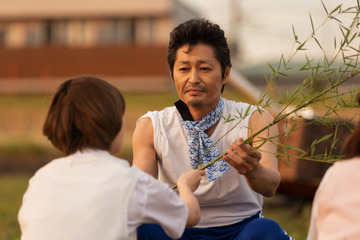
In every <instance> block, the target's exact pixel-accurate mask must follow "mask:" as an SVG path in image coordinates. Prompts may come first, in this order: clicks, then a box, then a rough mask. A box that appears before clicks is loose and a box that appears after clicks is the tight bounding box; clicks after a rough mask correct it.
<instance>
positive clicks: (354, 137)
mask: <svg viewBox="0 0 360 240" xmlns="http://www.w3.org/2000/svg"><path fill="white" fill-rule="evenodd" d="M357 101H358V104H359V105H360V92H359V93H358V96H357ZM343 150H344V153H345V157H346V158H353V157H356V156H360V121H359V122H358V124H357V126H356V127H355V129H354V131H353V132H352V133H351V134H350V136H349V137H348V138H347V140H346V141H345V144H344V149H343Z"/></svg>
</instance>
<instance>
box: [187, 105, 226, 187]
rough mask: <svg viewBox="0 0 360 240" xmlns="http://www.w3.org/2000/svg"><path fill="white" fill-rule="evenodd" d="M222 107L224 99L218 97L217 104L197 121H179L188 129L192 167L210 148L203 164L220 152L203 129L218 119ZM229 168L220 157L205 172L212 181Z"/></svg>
mask: <svg viewBox="0 0 360 240" xmlns="http://www.w3.org/2000/svg"><path fill="white" fill-rule="evenodd" d="M223 109H224V101H223V99H222V98H220V101H219V103H218V105H217V106H216V107H215V108H214V109H213V110H212V111H211V112H210V113H208V114H207V115H206V116H205V117H203V118H202V119H200V120H199V121H184V120H183V119H181V123H182V124H183V125H184V127H185V129H187V130H188V134H187V140H188V145H189V155H190V162H191V166H192V168H195V167H196V165H198V162H199V160H200V159H201V158H202V157H203V156H204V154H205V153H206V151H207V150H208V149H210V148H211V149H210V150H209V151H208V152H207V153H206V156H204V157H203V159H202V163H203V164H204V165H205V164H207V163H209V162H211V160H213V159H214V158H216V157H218V156H220V152H219V150H218V149H217V147H216V146H215V145H214V142H213V141H212V140H211V138H210V137H209V136H208V135H207V134H206V133H205V132H204V131H205V130H206V129H208V128H210V127H211V126H213V125H214V124H215V123H216V122H217V121H219V119H220V118H221V115H222V113H223ZM213 145H214V146H213ZM229 169H230V167H229V165H228V164H227V163H226V161H225V160H223V159H220V160H219V161H217V162H215V163H214V164H211V165H210V166H209V167H207V168H206V174H207V176H208V179H209V181H214V180H216V179H218V178H220V177H221V176H223V175H224V174H225V173H226V172H227V171H229Z"/></svg>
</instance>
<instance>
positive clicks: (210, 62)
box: [176, 59, 214, 64]
mask: <svg viewBox="0 0 360 240" xmlns="http://www.w3.org/2000/svg"><path fill="white" fill-rule="evenodd" d="M196 62H197V63H209V64H213V62H214V61H212V60H210V59H209V60H207V59H204V60H197V61H196ZM176 63H177V64H187V63H190V61H189V60H184V61H181V60H178V61H176Z"/></svg>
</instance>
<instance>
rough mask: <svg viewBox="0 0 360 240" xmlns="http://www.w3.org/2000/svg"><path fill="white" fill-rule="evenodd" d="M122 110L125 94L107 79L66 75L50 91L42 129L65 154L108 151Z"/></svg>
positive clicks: (115, 134)
mask: <svg viewBox="0 0 360 240" xmlns="http://www.w3.org/2000/svg"><path fill="white" fill-rule="evenodd" d="M124 111H125V101H124V98H123V96H122V95H121V93H120V91H119V90H118V89H117V88H115V87H114V86H113V85H111V84H110V83H108V82H106V81H104V80H102V79H99V78H96V77H92V76H82V77H78V78H73V79H69V80H67V81H65V82H64V83H62V84H61V85H60V86H59V87H58V89H57V90H56V91H55V93H54V95H53V98H52V101H51V104H50V108H49V111H48V114H47V117H46V120H45V123H44V126H43V133H44V135H45V136H47V137H48V139H49V140H50V141H51V143H52V144H53V145H54V146H55V147H56V148H57V149H59V150H60V151H61V152H63V153H64V154H65V155H69V154H72V153H75V152H76V151H78V150H80V151H81V150H85V149H101V150H106V151H109V150H110V147H111V143H112V142H113V140H114V139H115V137H116V136H117V134H118V133H119V131H120V130H121V126H122V118H123V115H124Z"/></svg>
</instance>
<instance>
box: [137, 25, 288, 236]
mask: <svg viewBox="0 0 360 240" xmlns="http://www.w3.org/2000/svg"><path fill="white" fill-rule="evenodd" d="M168 64H169V68H170V74H171V77H172V79H173V81H174V84H175V87H176V91H177V94H178V96H179V98H180V100H181V101H179V102H177V103H175V106H174V107H168V108H165V109H164V110H162V111H153V112H148V113H147V114H145V115H144V116H143V117H141V118H140V120H139V121H138V123H137V126H136V129H135V131H134V135H133V152H134V159H133V164H134V165H136V166H138V167H139V168H140V169H142V170H144V171H145V172H148V173H150V174H152V175H153V176H154V177H158V178H159V180H160V181H163V182H166V183H168V184H169V185H170V186H172V185H174V184H175V183H176V181H177V179H178V177H179V176H180V174H181V173H183V172H187V171H189V170H191V169H192V168H198V167H201V166H203V165H204V164H206V163H208V162H210V161H211V160H212V159H214V158H215V157H217V156H219V155H220V153H223V152H225V151H226V152H227V156H224V157H223V159H221V160H219V161H217V162H216V163H214V164H211V165H210V166H209V167H208V168H207V169H206V172H207V177H206V178H203V180H202V181H201V183H200V186H199V188H198V189H197V190H196V191H195V192H194V193H195V195H196V197H197V198H198V200H199V203H200V207H201V215H202V217H201V220H200V223H199V224H198V225H197V226H196V228H190V229H186V230H185V233H184V235H183V236H182V238H181V239H265V237H266V239H276V240H281V239H291V238H290V237H289V236H288V235H287V234H286V233H285V231H284V230H282V229H281V227H280V226H279V225H278V224H277V223H276V222H274V221H272V220H270V219H267V218H263V217H262V214H261V210H262V204H263V196H266V197H269V196H272V195H274V194H275V192H276V189H277V187H278V185H279V183H280V173H279V172H278V170H277V159H276V157H275V156H276V141H277V138H276V136H277V135H278V130H277V128H276V126H273V127H271V128H269V129H268V130H266V131H263V132H261V133H260V134H258V135H257V136H255V137H254V138H253V139H252V142H251V144H243V139H247V138H248V137H249V136H251V135H252V134H253V133H255V132H257V131H258V130H260V129H262V128H263V127H265V126H266V125H268V124H269V123H271V122H272V116H271V115H270V114H269V113H267V112H266V111H264V110H262V111H258V110H257V108H256V107H254V106H250V105H249V104H246V103H236V102H233V101H228V100H226V99H223V98H222V97H221V92H222V90H223V87H224V85H225V84H226V83H227V82H228V80H229V75H230V70H231V61H230V51H229V48H228V45H227V42H226V38H225V36H224V32H223V30H221V29H220V27H219V26H218V25H216V24H213V23H211V22H209V21H207V20H205V19H193V20H189V21H187V22H185V23H183V24H180V25H179V26H178V27H176V28H175V29H174V30H173V31H172V32H171V34H170V42H169V49H168ZM228 117H229V119H235V120H234V121H226V119H227V118H228ZM264 138H267V139H270V140H271V141H265V143H264V141H263V139H264ZM255 149H258V150H255ZM159 207H161V206H159ZM169 211H171V209H170V210H169ZM138 239H169V238H168V237H166V235H165V234H164V233H163V231H162V230H161V228H160V227H159V226H157V225H154V224H147V225H143V226H142V227H140V228H139V229H138Z"/></svg>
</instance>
